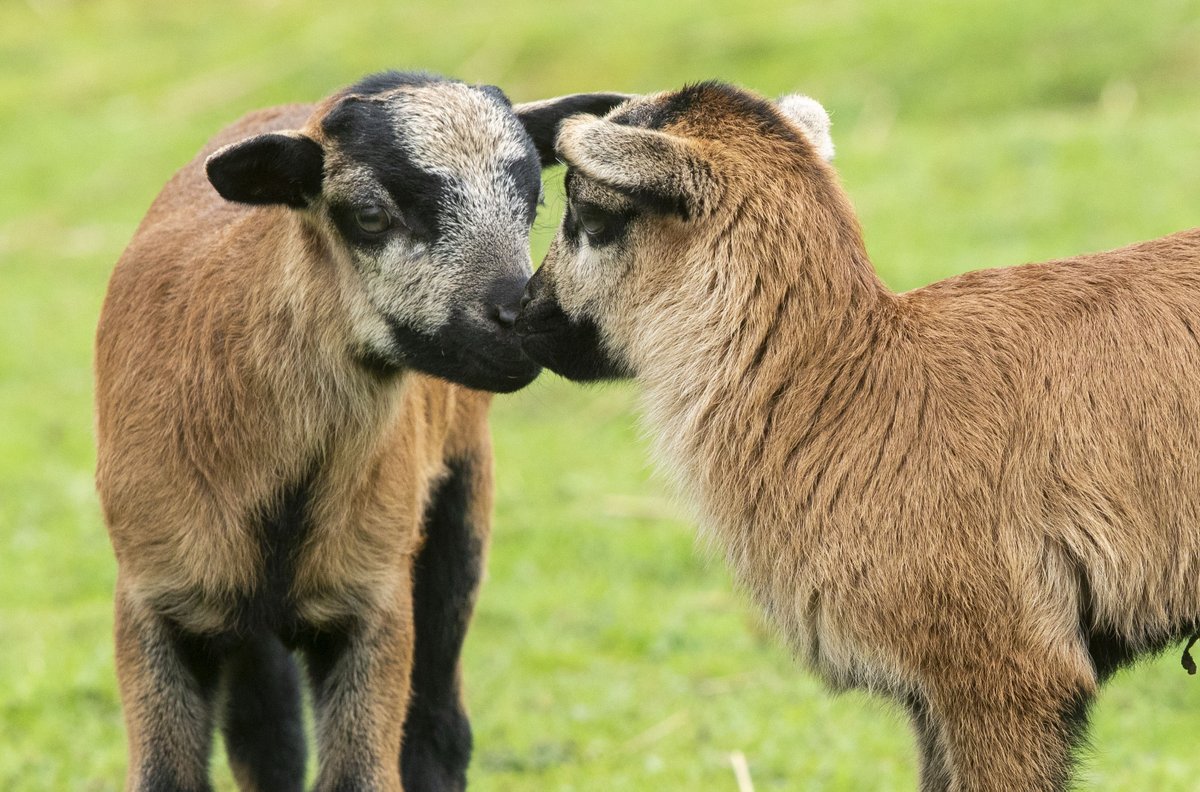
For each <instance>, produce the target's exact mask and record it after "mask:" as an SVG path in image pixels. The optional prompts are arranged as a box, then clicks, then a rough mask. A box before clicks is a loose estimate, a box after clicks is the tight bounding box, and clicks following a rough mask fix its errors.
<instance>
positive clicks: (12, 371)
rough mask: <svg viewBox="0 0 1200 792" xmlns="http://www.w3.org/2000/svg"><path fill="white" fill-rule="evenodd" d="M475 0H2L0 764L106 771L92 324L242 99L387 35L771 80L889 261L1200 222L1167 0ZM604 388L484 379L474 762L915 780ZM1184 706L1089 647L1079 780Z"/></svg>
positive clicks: (554, 779)
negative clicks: (491, 490)
mask: <svg viewBox="0 0 1200 792" xmlns="http://www.w3.org/2000/svg"><path fill="white" fill-rule="evenodd" d="M482 6H483V4H476V3H465V2H463V3H454V4H441V3H439V4H432V3H431V4H427V5H424V6H422V7H418V6H416V5H415V4H412V3H401V2H387V3H383V2H376V1H375V0H369V1H367V2H358V3H339V4H336V5H335V4H327V3H318V2H316V0H300V1H299V2H290V3H282V2H277V0H253V1H252V2H238V3H233V2H208V3H163V2H149V0H142V1H141V2H135V1H134V0H124V2H117V0H86V1H85V0H28V1H27V2H26V1H22V0H8V2H7V3H4V4H3V5H0V708H2V709H0V789H5V790H18V791H19V790H64V789H70V790H113V789H118V788H119V787H120V785H121V776H122V771H123V766H124V745H123V735H122V729H121V723H120V710H119V705H118V701H117V696H116V692H115V685H114V677H113V669H112V658H111V652H112V650H111V637H110V630H111V608H110V596H111V591H112V586H113V578H114V564H113V560H112V557H111V551H110V549H109V546H108V542H107V539H106V537H105V533H104V529H103V526H102V524H101V522H100V519H99V514H98V510H97V506H96V501H95V497H94V494H93V491H92V484H91V468H92V465H93V461H94V456H93V455H94V452H93V449H92V440H91V404H90V401H91V393H90V390H91V379H90V373H89V365H90V347H91V335H92V331H93V328H94V326H95V321H96V316H97V313H98V310H99V305H100V301H101V299H102V297H103V293H104V285H105V281H106V279H107V276H108V272H109V270H110V268H111V265H112V263H113V262H114V261H115V260H116V258H117V256H118V255H119V253H120V251H121V248H122V247H123V245H124V244H125V242H126V241H127V240H128V238H129V236H130V234H131V233H132V231H133V228H134V226H135V225H136V223H137V222H138V220H139V219H140V217H141V215H142V213H143V212H144V210H145V208H146V207H147V206H148V205H149V203H150V201H151V199H152V198H153V196H154V194H155V193H156V192H157V190H158V189H159V187H160V186H161V184H162V183H163V182H164V181H165V180H166V178H167V177H168V176H169V174H170V173H171V172H172V171H173V170H174V168H176V167H178V166H179V165H180V164H182V163H183V162H185V161H186V160H187V159H188V158H190V157H191V155H192V154H193V152H194V151H195V150H196V149H197V148H198V147H199V146H200V144H201V143H202V142H203V141H204V140H205V139H206V138H207V137H208V136H209V135H210V134H212V132H213V131H215V129H216V128H217V127H219V126H220V125H222V124H224V123H226V122H227V121H230V120H232V119H233V118H235V117H237V116H238V115H240V114H241V113H242V112H244V111H245V110H248V109H250V108H252V107H257V106H262V105H266V104H271V103H277V102H283V101H307V100H312V99H316V98H318V97H320V96H322V95H324V94H326V93H328V92H329V91H331V90H333V89H335V88H337V87H339V86H340V85H343V84H345V83H348V82H350V81H352V80H354V79H355V78H357V77H358V76H360V75H361V74H363V73H365V72H368V71H372V70H376V69H380V68H385V67H393V66H401V67H404V66H418V67H424V68H429V69H432V70H435V71H441V72H446V73H450V74H455V75H458V76H462V77H464V78H467V79H470V80H474V81H481V82H494V83H497V84H499V85H501V86H502V87H504V88H505V89H506V90H507V91H508V92H509V94H510V95H511V96H513V97H514V98H516V99H518V100H521V99H533V98H539V97H542V96H547V95H551V94H555V93H562V92H568V91H576V90H586V89H601V88H608V89H619V90H630V91H641V90H655V89H660V88H668V87H672V86H677V85H679V84H681V83H683V82H685V81H689V80H698V79H705V78H709V77H722V78H726V79H730V80H734V81H737V82H740V83H743V84H745V85H747V86H750V87H753V88H756V89H758V90H760V91H763V92H765V93H770V94H774V93H781V92H784V91H789V90H795V89H800V90H804V91H806V92H809V93H811V94H813V95H815V96H817V97H818V98H820V99H821V100H822V101H824V102H825V103H826V105H827V106H828V107H829V108H830V110H831V111H832V113H833V118H834V135H835V140H836V141H837V143H838V146H839V153H838V159H837V163H838V165H839V168H840V170H841V172H842V174H843V178H844V181H845V183H846V186H847V188H848V190H849V192H850V194H851V196H852V198H853V199H854V201H855V203H856V205H857V207H858V209H859V212H860V214H861V216H862V220H863V224H864V226H865V228H866V233H867V239H868V244H869V247H870V249H871V251H872V253H873V255H874V256H875V259H876V262H877V265H878V266H879V268H880V271H881V273H882V274H883V276H884V278H885V279H886V280H887V281H888V282H889V283H890V284H891V285H892V286H894V287H895V288H897V289H907V288H911V287H913V286H917V285H920V284H923V283H927V282H929V281H931V280H934V279H937V278H940V277H943V276H946V275H949V274H952V273H955V272H961V271H963V270H967V269H974V268H977V267H982V266H993V265H1001V264H1011V263H1017V262H1020V261H1025V260H1032V259H1044V258H1052V257H1056V256H1063V255H1070V254H1074V253H1078V252H1082V251H1087V250H1096V249H1103V248H1108V247H1113V246H1117V245H1121V244H1124V243H1128V242H1132V241H1135V240H1139V239H1145V238H1149V237H1154V236H1157V235H1161V234H1165V233H1168V232H1170V231H1173V230H1178V229H1181V228H1187V227H1192V226H1195V225H1197V223H1198V222H1200V93H1198V92H1197V90H1196V86H1197V85H1200V44H1198V43H1200V2H1198V0H1144V1H1143V2H1138V3H1130V2H1128V0H1099V1H1098V2H1089V3H1061V4H1056V3H1045V2H1042V0H1007V2H1001V1H999V0H997V1H996V2H990V1H989V2H984V1H983V0H964V1H962V2H953V3H952V2H948V1H947V0H931V1H930V2H913V0H880V1H879V2H866V0H847V1H845V2H838V3H829V2H801V3H796V2H778V3H762V2H751V1H749V0H739V1H738V2H735V1H734V0H722V2H716V3H703V4H701V3H684V2H681V1H679V0H677V1H676V2H665V1H664V2H657V3H647V2H644V0H612V2H608V3H603V4H570V3H555V4H551V3H534V2H531V1H530V0H525V2H517V3H504V2H498V3H492V4H488V5H487V6H486V10H485V9H484V8H483V7H482ZM332 8H336V9H337V10H331V9H332ZM556 189H557V188H552V189H551V190H550V192H551V195H552V196H553V195H554V193H555V190H556ZM558 208H559V203H558V202H557V201H556V200H551V201H550V204H549V206H548V207H547V209H546V211H545V212H544V213H543V215H542V217H541V219H540V220H539V223H538V231H537V235H536V240H535V248H536V250H535V253H536V254H540V252H541V251H542V250H544V247H545V244H546V239H547V236H548V234H549V232H550V230H551V229H552V227H553V226H554V224H555V222H556V219H557V217H556V214H557V211H558ZM631 404H632V391H631V390H630V389H629V388H627V387H618V386H613V387H603V388H594V389H581V388H576V387H573V386H569V385H567V384H566V383H564V382H562V381H559V380H555V379H553V378H549V377H547V378H544V379H543V380H541V381H539V382H538V383H535V384H534V386H532V387H531V388H529V389H528V390H526V391H525V392H523V393H521V394H518V395H516V396H514V397H510V398H504V399H500V400H498V402H497V406H496V410H495V422H494V426H495V435H496V446H497V465H498V476H499V494H498V504H497V509H496V528H495V535H494V542H493V550H492V555H491V561H490V573H489V577H488V580H487V582H486V585H485V588H484V592H483V597H482V600H481V603H480V608H479V613H478V616H477V618H476V621H475V625H474V627H473V630H472V633H471V636H470V639H469V642H468V647H467V670H466V679H467V687H468V691H469V697H470V702H471V707H472V710H473V720H474V724H475V729H476V738H477V740H476V744H477V748H476V753H475V760H474V764H473V766H472V770H471V777H472V781H473V788H474V789H478V790H529V789H537V790H579V791H581V792H582V791H583V790H597V791H599V790H613V789H647V790H659V789H669V790H674V789H705V790H707V789H714V790H734V789H735V788H736V787H735V782H734V777H733V774H732V772H731V771H730V769H729V762H728V754H729V753H730V752H731V751H742V752H744V753H745V754H746V756H747V757H748V760H749V763H750V769H751V772H752V774H753V777H754V781H755V783H756V786H757V788H758V789H760V790H765V789H836V790H858V789H911V788H913V786H914V778H915V776H914V758H913V750H912V746H911V740H910V738H909V735H908V732H907V728H906V726H905V724H904V722H903V720H902V719H901V717H900V715H899V713H898V712H897V711H895V710H894V709H893V708H892V707H890V706H889V705H885V704H882V703H880V702H877V701H875V700H872V699H868V698H867V697H865V696H861V695H857V694H855V695H846V696H840V697H833V696H830V695H829V694H828V693H826V692H824V691H823V690H822V689H821V687H820V686H819V685H818V684H817V683H816V682H815V681H814V680H813V679H812V678H811V677H810V676H809V675H807V674H806V673H804V672H802V671H800V670H798V669H797V668H796V667H795V666H794V665H793V664H792V662H791V661H790V660H789V658H788V657H787V656H786V653H785V652H784V651H782V650H781V649H780V648H779V647H778V645H777V643H776V642H775V641H773V640H772V639H771V637H770V636H769V634H768V633H767V631H765V630H764V629H762V628H761V627H760V626H759V624H758V622H757V620H756V618H755V617H754V615H753V612H752V609H751V608H750V607H749V606H748V605H747V604H746V603H745V602H744V600H743V598H742V597H740V596H739V595H738V594H737V593H736V592H735V591H734V590H733V588H732V586H731V585H730V582H729V579H728V576H727V574H726V573H725V571H724V570H723V569H722V567H721V565H720V564H719V563H717V562H708V561H706V560H705V559H704V557H703V555H702V554H701V553H700V552H699V551H698V550H697V549H696V547H695V545H694V542H693V539H692V532H691V529H690V527H689V526H688V524H687V522H686V521H685V520H684V519H683V518H682V517H681V516H680V515H682V514H683V513H684V510H683V509H679V508H677V506H675V505H673V502H672V501H671V499H670V497H669V494H668V493H667V492H666V491H665V488H664V487H663V486H662V485H661V483H659V482H658V481H657V480H655V479H654V478H653V477H652V476H651V475H650V473H649V471H648V469H647V466H646V463H645V461H644V460H645V454H644V445H643V443H642V441H641V439H640V436H639V433H638V431H637V429H636V424H635V421H634V418H633V417H632V413H631ZM1198 727H1200V681H1197V680H1196V679H1193V678H1189V677H1188V676H1187V675H1186V674H1184V673H1183V671H1182V670H1181V669H1180V668H1179V665H1178V656H1177V655H1176V654H1174V653H1173V652H1172V653H1170V654H1168V655H1167V656H1165V657H1163V658H1161V659H1160V660H1158V661H1155V662H1152V663H1147V664H1144V665H1141V666H1139V667H1137V668H1135V669H1133V670H1132V671H1130V672H1127V673H1125V674H1122V675H1121V676H1120V677H1119V678H1118V679H1117V680H1116V681H1115V682H1114V683H1113V684H1112V685H1110V686H1109V687H1108V689H1107V690H1106V692H1105V694H1104V695H1103V697H1102V698H1101V701H1100V704H1099V705H1098V707H1097V708H1096V711H1095V717H1094V728H1093V744H1094V750H1093V752H1092V754H1091V755H1090V756H1089V758H1088V760H1087V762H1086V763H1085V767H1084V772H1083V774H1082V785H1083V786H1084V787H1086V788H1091V789H1104V790H1146V789H1154V790H1188V789H1194V788H1195V784H1196V781H1195V779H1196V778H1197V777H1198V776H1200V754H1198V753H1197V752H1196V750H1195V745H1196V729H1197V728H1198ZM214 765H215V767H216V775H217V777H218V779H219V781H220V788H221V789H230V788H232V787H231V785H230V781H229V775H228V772H227V770H226V769H225V768H224V765H223V760H219V759H218V760H217V761H216V762H215V763H214Z"/></svg>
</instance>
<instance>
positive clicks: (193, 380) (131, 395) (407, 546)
mask: <svg viewBox="0 0 1200 792" xmlns="http://www.w3.org/2000/svg"><path fill="white" fill-rule="evenodd" d="M317 116H318V117H319V113H318V114H317ZM310 117H314V114H313V108H311V107H301V106H293V107H286V108H278V109H274V110H268V111H263V112H259V113H255V114H252V115H250V116H248V117H247V118H245V119H243V120H242V121H241V122H239V123H238V124H235V125H234V126H232V127H230V128H228V129H226V130H225V131H224V132H223V133H222V134H221V135H220V136H218V137H217V138H216V139H215V140H213V141H212V142H211V143H210V144H209V146H208V147H207V148H206V149H205V150H204V151H202V152H201V153H200V155H199V156H198V157H197V158H196V159H194V160H193V161H192V162H191V163H190V164H189V165H188V166H186V167H185V168H183V169H182V170H181V171H180V172H179V173H178V174H177V175H176V176H175V177H174V178H173V179H172V180H171V181H170V183H169V184H168V185H167V186H166V188H165V189H164V190H163V193H162V194H161V196H160V197H159V199H158V200H157V201H155V203H154V205H153V206H152V207H151V209H150V211H149V213H148V214H147V216H146V219H145V220H144V221H143V223H142V225H141V227H140V229H139V230H138V232H137V234H136V235H135V237H134V239H133V241H132V242H131V244H130V245H129V248H128V249H127V251H126V252H125V254H124V256H123V257H122V259H121V261H120V263H119V264H118V266H117V269H116V271H115V272H114V274H113V278H112V282H111V285H110V289H109V294H108V298H107V300H106V303H105V306H104V312H103V316H102V319H101V323H100V327H99V331H98V335H97V356H96V372H97V381H96V401H97V410H98V420H97V437H98V443H99V463H98V470H97V483H98V487H99V491H100V494H101V499H102V503H103V509H104V517H105V520H106V522H107V523H108V526H109V529H110V533H111V537H112V542H113V547H114V549H115V551H116V555H117V560H118V564H119V568H120V573H119V580H118V590H117V629H116V636H117V665H118V672H119V676H120V682H121V692H122V699H123V701H124V702H125V713H126V723H127V727H128V731H129V738H130V757H129V759H130V764H129V773H130V774H129V788H130V789H142V788H151V787H153V781H152V780H151V779H147V778H145V777H143V776H141V775H139V773H140V772H141V770H142V768H143V767H144V765H145V763H144V762H143V759H144V758H145V754H146V752H147V751H154V752H160V753H165V755H167V756H168V757H169V759H168V761H169V762H170V763H171V764H172V766H173V769H174V772H175V774H176V776H177V778H178V779H179V780H180V781H181V783H184V784H188V785H190V786H188V787H187V788H204V785H205V784H206V781H205V779H204V776H205V773H206V771H205V767H206V763H207V757H206V756H199V755H197V754H196V751H195V749H196V745H197V744H203V745H204V746H206V745H207V740H208V738H207V732H208V730H209V729H210V728H211V723H212V718H213V713H212V704H211V702H210V701H208V700H206V699H204V697H202V696H200V695H196V691H195V690H194V685H192V684H190V683H182V682H181V681H180V678H181V677H182V676H183V675H182V674H181V673H180V670H179V669H177V668H173V667H171V662H170V661H163V660H162V658H163V656H164V655H169V654H170V653H171V651H172V650H171V649H170V648H169V644H170V643H171V642H170V641H169V639H168V636H167V635H166V633H167V632H169V631H170V630H180V631H182V632H184V633H186V634H188V635H196V636H216V635H222V634H224V633H227V632H228V631H230V630H231V629H236V626H235V624H234V619H235V611H236V608H237V605H238V603H239V601H241V600H244V599H246V598H248V597H251V596H253V594H254V592H255V588H256V586H257V585H258V584H259V581H260V580H261V578H262V575H263V574H264V571H263V564H264V558H263V553H262V546H261V542H260V541H259V537H258V536H257V534H256V532H255V526H256V522H257V520H258V519H259V516H260V515H261V513H262V512H263V511H264V510H268V509H270V507H271V505H272V501H273V499H277V498H278V497H279V492H280V489H281V487H286V486H287V485H288V484H291V483H293V482H297V481H300V480H302V479H305V478H306V477H309V476H311V483H310V491H311V496H310V497H311V500H310V504H309V510H310V511H309V514H310V528H309V532H308V535H307V538H306V540H305V542H304V544H303V546H302V547H301V548H299V549H298V553H299V555H298V557H297V558H296V559H295V561H294V564H295V577H294V580H293V581H292V583H291V588H290V593H291V596H292V598H293V599H294V602H295V607H296V611H297V618H298V622H299V623H300V624H301V625H303V629H304V630H305V631H308V632H313V633H322V632H324V631H332V630H337V629H340V628H341V627H342V626H343V625H345V624H347V623H353V624H354V625H355V627H354V637H353V638H352V639H350V640H352V641H353V642H355V644H356V648H355V649H352V650H351V652H350V657H351V658H352V659H351V660H349V661H343V667H342V668H341V670H339V671H337V672H336V673H334V674H332V675H331V678H330V680H329V681H327V682H326V686H327V687H328V688H329V694H328V696H327V700H325V701H323V702H322V703H323V706H322V711H321V713H319V720H318V731H319V735H320V742H321V753H322V771H321V779H320V780H319V782H318V788H321V789H324V788H326V787H332V785H333V784H335V783H336V782H337V779H338V778H340V777H341V775H342V773H343V770H345V769H346V768H350V767H351V766H352V765H357V766H365V767H367V768H370V770H369V772H366V773H364V774H363V775H362V779H363V782H364V783H366V782H370V783H373V784H374V786H372V788H374V789H380V790H384V789H391V790H398V789H399V788H400V781H399V776H398V774H397V773H396V767H397V761H398V756H399V753H400V742H401V731H402V725H403V720H404V716H405V711H406V706H407V701H408V677H409V672H410V668H411V664H412V642H413V626H412V620H413V616H412V613H411V604H410V602H409V597H410V596H411V578H412V569H411V567H412V563H413V559H414V557H415V555H416V554H417V552H418V551H419V550H420V548H421V545H422V542H423V537H422V535H421V525H422V515H423V514H424V513H425V510H426V508H427V506H428V505H429V504H428V500H429V497H430V493H431V492H432V491H433V489H434V488H435V486H436V485H437V484H438V482H439V481H440V480H441V479H442V478H443V477H444V476H445V475H446V471H447V463H448V462H449V461H452V460H467V461H469V462H470V463H471V464H472V466H473V469H474V470H475V471H477V475H476V476H475V478H474V484H473V486H474V488H475V492H474V494H473V498H472V504H471V515H472V521H471V522H472V525H473V526H474V528H475V529H476V530H477V531H478V532H479V541H480V542H481V543H483V542H485V541H486V535H487V530H488V513H489V505H490V501H491V479H490V465H491V452H490V441H489V439H488V432H487V425H486V414H487V408H488V404H489V401H490V398H491V397H490V395H489V394H485V393H482V392H478V391H471V390H467V389H465V388H462V387H458V386H455V385H451V384H448V383H446V382H444V381H440V380H436V379H433V378H431V377H426V376H423V375H419V374H414V373H402V374H400V375H398V378H397V379H387V378H383V379H381V378H380V377H379V376H377V375H376V374H374V373H372V372H370V371H368V370H366V369H365V368H361V367H354V366H350V365H348V364H347V359H348V358H347V347H348V346H349V343H350V342H349V341H348V339H349V335H348V333H349V331H348V327H347V323H348V319H347V318H346V315H345V306H344V305H343V304H342V303H341V299H340V295H341V294H342V292H343V286H342V285H341V284H339V282H338V278H339V277H342V275H339V273H343V272H344V270H341V269H339V268H337V267H334V266H331V261H330V259H331V257H334V256H336V255H338V253H337V251H335V250H330V249H329V248H328V247H327V243H326V242H325V241H324V240H323V238H322V237H321V236H320V235H319V234H317V233H316V232H315V231H314V230H313V229H312V228H311V227H310V226H308V225H307V224H306V223H305V222H304V221H303V220H302V219H301V218H300V217H299V216H298V215H297V214H295V213H293V212H291V211H289V210H287V209H284V208H280V207H246V206H243V205H237V204H232V203H229V202H226V201H224V200H222V199H221V198H220V197H219V196H218V195H217V194H216V193H215V192H214V191H213V189H212V187H211V186H210V185H209V183H208V181H207V179H206V178H205V175H204V168H203V164H204V161H205V157H206V156H207V155H208V154H209V153H211V152H212V151H214V150H216V149H217V148H218V147H219V146H221V145H223V144H225V143H229V142H232V141H235V140H239V139H241V138H244V137H246V136H248V135H252V134H255V133H258V132H262V131H266V130H274V129H288V128H296V127H301V126H303V125H304V123H305V121H306V119H309V118H310ZM309 133H310V134H312V135H313V136H314V137H318V138H319V134H320V133H319V130H318V129H316V128H315V127H311V128H310V129H309ZM347 663H349V664H350V665H349V666H347ZM356 673H360V678H355V674H356ZM363 680H368V681H367V682H365V683H364V681H363ZM164 696H165V697H166V698H164ZM170 697H176V698H175V700H174V701H171V700H169V698H170ZM165 705H169V706H170V707H172V708H173V710H172V711H170V712H163V707H164V706H165ZM235 769H236V768H235ZM244 786H245V787H246V788H249V786H248V782H247V783H246V784H244Z"/></svg>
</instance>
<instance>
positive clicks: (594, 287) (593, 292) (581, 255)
mask: <svg viewBox="0 0 1200 792" xmlns="http://www.w3.org/2000/svg"><path fill="white" fill-rule="evenodd" d="M566 236H567V232H566V230H565V229H560V230H559V239H558V240H557V242H556V246H557V247H558V249H559V250H566V251H569V250H571V247H570V245H568V244H567V241H566V240H565V239H564V237H566ZM572 242H573V243H574V244H577V245H578V246H579V247H578V250H577V251H576V252H575V253H574V254H573V255H571V256H570V258H567V259H565V260H560V261H559V262H558V263H557V264H556V270H555V276H556V277H555V279H554V291H555V296H556V297H557V298H558V304H559V306H560V307H561V308H562V309H563V311H564V312H565V313H566V314H567V316H569V317H571V318H572V319H575V320H577V321H578V320H582V319H585V318H593V319H594V318H595V317H597V316H599V315H602V314H603V310H602V308H603V306H604V305H605V303H606V302H607V300H606V298H607V297H609V296H610V295H611V294H612V293H613V292H614V291H615V290H616V288H617V286H618V285H619V280H620V273H621V271H622V265H621V263H620V262H619V261H617V260H616V259H617V258H619V257H621V256H623V255H626V253H625V252H618V251H617V250H616V249H615V248H614V247H612V246H607V247H602V248H593V247H591V246H589V245H588V243H587V239H586V238H585V236H584V234H583V232H582V231H580V232H579V238H578V239H577V240H572ZM551 256H552V257H553V258H555V259H557V258H558V257H557V256H555V255H553V252H552V253H551Z"/></svg>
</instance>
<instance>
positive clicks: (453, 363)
mask: <svg viewBox="0 0 1200 792" xmlns="http://www.w3.org/2000/svg"><path fill="white" fill-rule="evenodd" d="M387 322H388V325H389V327H390V328H391V331H392V340H393V342H394V344H395V348H396V359H395V362H394V365H395V366H396V368H401V367H405V368H412V369H416V370H417V371H421V372H424V373H426V374H429V375H431V376H434V377H439V378H441V379H444V380H447V381H449V382H453V383H456V384H458V385H465V386H466V387H468V388H474V389H476V390H484V391H491V392H492V393H512V392H513V391H517V390H520V389H521V388H524V387H525V386H526V385H528V384H529V383H531V382H533V381H534V379H536V378H537V375H538V374H539V373H541V367H540V366H538V365H537V364H536V363H534V362H533V361H532V360H530V359H529V358H528V357H527V356H526V355H525V353H524V352H522V350H521V343H520V339H519V338H518V337H517V335H516V334H515V333H514V332H513V330H512V329H511V328H509V329H502V328H500V327H499V326H498V325H497V326H495V327H493V326H491V323H488V322H484V321H482V320H472V319H471V318H469V317H468V316H467V315H466V312H465V311H463V310H461V309H455V310H454V311H452V312H451V315H450V318H449V319H448V320H447V321H446V323H445V324H444V325H442V327H441V328H440V329H439V330H438V331H437V332H436V333H432V334H430V333H423V332H420V331H417V330H414V329H412V328H410V327H407V326H405V325H403V324H401V323H400V322H398V321H396V320H395V319H391V318H388V319H387Z"/></svg>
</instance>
